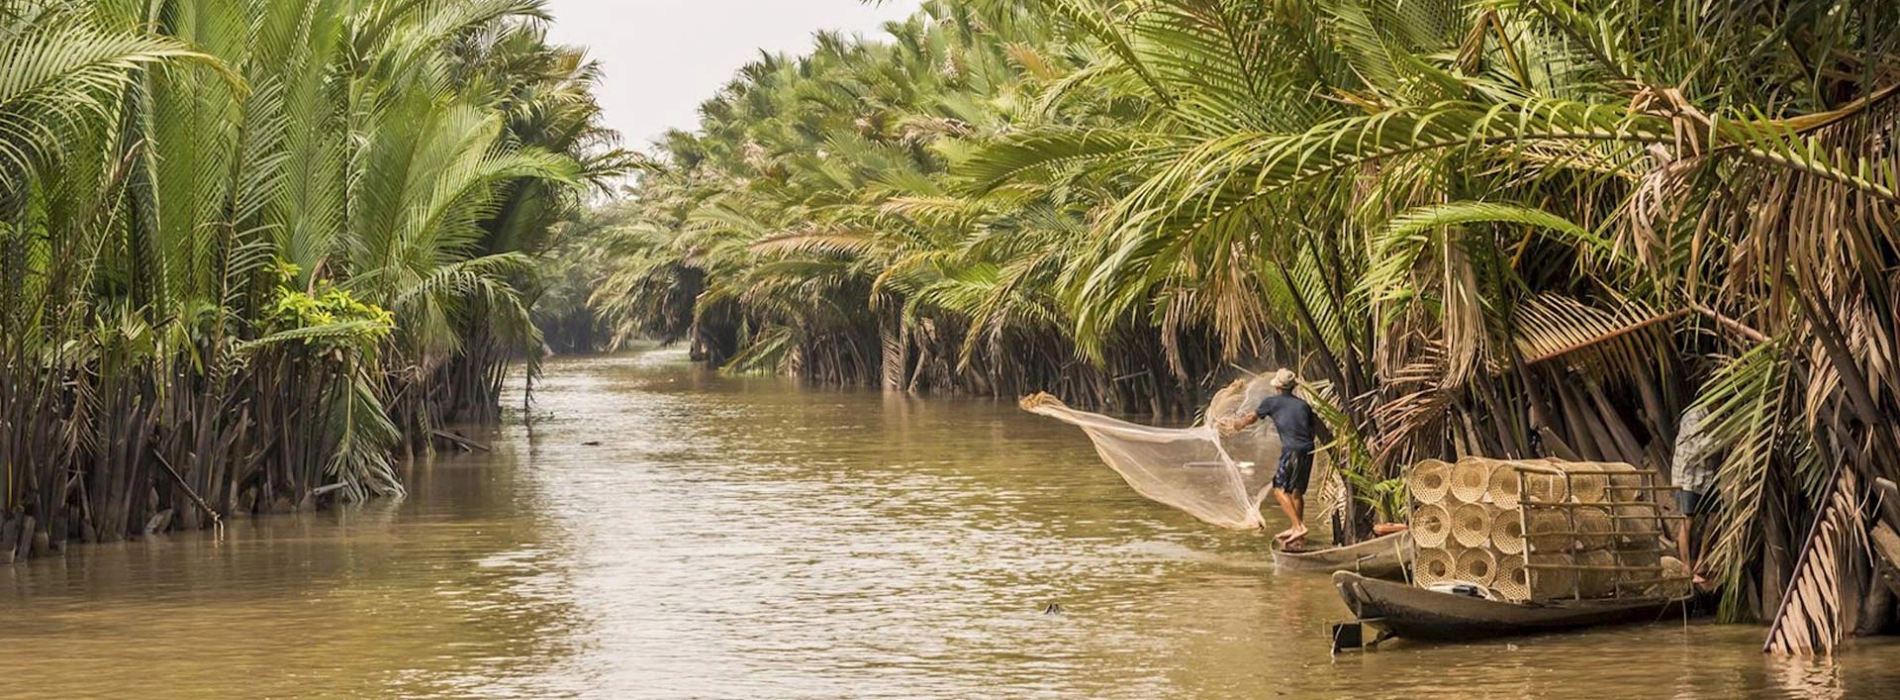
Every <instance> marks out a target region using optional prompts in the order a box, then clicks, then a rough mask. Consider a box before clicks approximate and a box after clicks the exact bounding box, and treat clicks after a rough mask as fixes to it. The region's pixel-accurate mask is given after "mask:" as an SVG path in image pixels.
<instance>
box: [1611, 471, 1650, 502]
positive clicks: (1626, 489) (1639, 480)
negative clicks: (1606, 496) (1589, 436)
mask: <svg viewBox="0 0 1900 700" xmlns="http://www.w3.org/2000/svg"><path fill="white" fill-rule="evenodd" d="M1601 466H1602V467H1603V469H1605V470H1607V471H1612V472H1617V473H1615V474H1611V475H1610V478H1609V488H1610V500H1612V501H1614V502H1617V503H1631V502H1634V501H1644V500H1649V492H1648V491H1647V490H1645V489H1644V488H1643V475H1642V474H1641V473H1640V472H1638V471H1637V470H1636V467H1632V466H1630V465H1628V464H1624V463H1622V462H1606V463H1604V464H1602V465H1601Z"/></svg>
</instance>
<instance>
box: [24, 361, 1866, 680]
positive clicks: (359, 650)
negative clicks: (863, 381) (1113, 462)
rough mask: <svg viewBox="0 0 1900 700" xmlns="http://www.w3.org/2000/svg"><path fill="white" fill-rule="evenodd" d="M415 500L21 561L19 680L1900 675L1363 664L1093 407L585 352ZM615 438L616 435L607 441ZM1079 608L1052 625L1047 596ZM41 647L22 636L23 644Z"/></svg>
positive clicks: (1320, 604)
mask: <svg viewBox="0 0 1900 700" xmlns="http://www.w3.org/2000/svg"><path fill="white" fill-rule="evenodd" d="M537 392H538V393H537V398H538V401H539V404H538V406H537V408H536V415H537V416H539V419H538V420H537V421H536V424H535V425H534V428H533V430H527V429H525V428H523V427H522V426H519V425H516V426H512V427H510V428H508V429H507V430H505V431H504V432H503V434H501V435H499V436H496V437H495V438H494V440H495V443H496V448H497V450H496V452H495V453H494V454H490V455H471V456H463V457H456V458H449V459H442V460H438V461H436V462H434V463H433V464H424V465H417V466H415V467H413V468H412V469H411V471H410V473H409V475H408V477H409V479H410V483H411V484H412V496H411V497H410V498H409V499H407V500H405V501H403V502H400V503H391V502H386V503H378V504H371V505H369V506H366V507H364V508H359V509H352V510H349V511H345V512H341V513H333V514H318V515H304V516H297V517H282V518H272V519H266V520H259V521H245V522H238V523H234V524H233V525H232V527H231V529H230V531H229V532H228V533H226V534H225V536H224V537H223V538H221V539H218V538H212V537H209V536H204V535H181V536H175V537H170V538H161V539H159V540H156V541H153V542H149V543H134V544H129V545H119V546H104V547H92V548H82V549H76V550H74V552H73V553H72V554H70V555H68V556H67V557H65V558H63V559H50V560H43V561H36V562H32V563H29V564H27V565H24V566H16V567H12V568H10V569H0V608H3V609H4V610H5V613H4V615H5V617H4V618H3V619H5V620H6V624H5V625H3V626H0V647H3V648H5V649H7V650H9V653H6V654H4V655H0V679H5V682H4V684H0V695H8V694H15V695H31V696H33V697H43V696H53V697H67V696H84V695H104V694H110V693H114V692H115V691H118V692H123V691H126V690H128V689H136V690H137V691H138V692H139V693H140V694H141V695H145V696H150V697H158V698H167V697H199V696H205V695H224V696H232V695H235V696H242V697H293V696H294V697H392V696H402V697H471V696H475V697H509V696H514V697H537V698H539V697H564V696H573V697H601V698H628V697H656V698H673V697H767V696H769V697H839V696H852V697H862V696H902V697H917V696H931V697H972V696H997V695H1004V696H1010V697H1123V698H1158V697H1182V698H1187V697H1259V696H1282V697H1337V696H1342V695H1364V696H1386V695H1404V696H1408V697H1437V696H1447V697H1454V696H1466V695H1473V696H1512V697H1520V696H1531V697H1574V696H1577V695H1587V694H1592V693H1603V694H1610V695H1614V696H1617V697H1625V696H1642V697H1671V698H1696V697H1734V696H1738V695H1749V696H1753V695H1770V696H1773V695H1782V696H1795V697H1838V696H1862V695H1866V694H1869V693H1874V692H1877V691H1880V690H1884V689H1886V688H1887V687H1888V685H1889V684H1892V683H1895V682H1896V681H1897V680H1900V669H1895V668H1892V664H1889V663H1886V660H1887V659H1890V658H1893V656H1892V651H1891V649H1892V647H1890V646H1884V645H1873V646H1870V647H1866V648H1861V649H1858V650H1856V651H1854V652H1852V653H1850V654H1848V655H1847V656H1846V657H1845V658H1844V660H1843V661H1841V662H1839V663H1827V664H1817V663H1815V662H1794V661H1777V660H1771V659H1765V658H1764V657H1763V656H1762V655H1761V654H1760V653H1759V652H1758V651H1757V649H1758V646H1757V645H1758V643H1759V637H1760V631H1759V630H1755V629H1751V628H1735V627H1717V626H1711V625H1705V624H1692V625H1687V626H1685V625H1683V624H1682V623H1680V622H1676V623H1669V624H1659V625H1654V626H1650V627H1642V628H1634V629H1624V630H1617V631H1611V632H1604V633H1598V634H1588V635H1572V636H1564V637H1544V638H1534V639H1528V640H1522V641H1518V642H1515V643H1509V644H1503V643H1488V644H1481V645H1447V646H1416V645H1415V646H1405V645H1399V646H1393V647H1389V648H1386V649H1384V650H1382V651H1378V652H1374V653H1367V654H1348V655H1342V656H1339V657H1337V658H1334V657H1331V656H1330V655H1329V654H1328V653H1327V649H1326V646H1325V644H1324V641H1323V639H1324V636H1323V629H1324V626H1325V625H1326V624H1327V623H1328V622H1331V621H1336V620H1338V619H1340V618H1343V617H1344V616H1345V615H1346V612H1345V609H1344V607H1343V606H1342V605H1340V604H1339V602H1338V600H1337V598H1336V596H1334V595H1333V593H1332V591H1331V590H1330V589H1329V588H1328V586H1327V584H1326V581H1325V580H1324V579H1323V578H1317V577H1296V576H1276V575H1274V574H1273V573H1272V571H1271V565H1270V563H1269V560H1268V559H1267V557H1266V556H1265V551H1264V549H1263V547H1264V540H1263V539H1262V538H1260V537H1256V536H1252V535H1243V534H1230V533H1221V532H1213V531H1211V530H1209V529H1208V528H1206V527H1203V526H1201V525H1199V524H1198V523H1195V522H1193V521H1191V520H1188V519H1187V518H1185V517H1184V516H1179V515H1176V514H1174V513H1172V512H1170V511H1167V510H1165V509H1162V508H1159V507H1156V506H1152V505H1150V504H1148V503H1146V502H1144V501H1142V500H1140V499H1139V498H1138V497H1136V496H1134V495H1133V494H1132V493H1131V492H1130V491H1129V490H1128V489H1127V488H1126V487H1125V486H1124V485H1122V484H1121V483H1120V481H1119V480H1118V479H1117V478H1116V477H1115V476H1114V475H1113V473H1111V472H1109V471H1107V470H1106V469H1103V468H1101V467H1100V466H1099V465H1098V463H1097V462H1096V460H1095V457H1094V455H1093V453H1092V451H1091V449H1090V448H1089V446H1088V445H1087V443H1086V441H1085V440H1083V439H1082V438H1081V436H1080V435H1079V434H1077V433H1075V432H1073V431H1072V430H1071V429H1068V428H1066V427H1064V426H1061V425H1059V424H1056V423H1054V422H1053V421H1044V420H1039V419H1036V418H1034V417H1031V416H1027V415H1024V414H1020V413H1019V412H1018V411H1016V410H1015V408H1014V406H1013V405H1012V404H1010V403H1009V402H996V401H978V400H956V399H933V400H929V401H919V400H915V399H911V398H906V397H901V396H885V395H882V394H879V393H876V392H856V391H838V390H822V389H803V390H801V389H799V388H797V387H795V386H793V385H791V384H790V383H788V382H785V381H782V380H776V379H763V378H755V379H727V378H719V377H715V376H712V375H708V374H706V373H703V372H699V371H695V370H693V369H691V368H689V367H686V366H684V365H683V364H682V363H681V358H679V356H678V355H677V354H676V353H655V354H649V355H646V356H638V357H623V358H610V359H597V360H582V361H571V362H557V363H554V364H553V365H552V366H551V367H550V368H549V372H548V375H547V377H546V378H545V380H544V381H543V382H542V384H541V385H540V386H539V387H538V389H537ZM588 443H598V444H593V445H590V444H588ZM1050 603H1057V604H1059V606H1060V608H1061V612H1060V613H1059V614H1044V609H1045V607H1047V606H1048V604H1050ZM21 650H26V651H28V653H16V652H18V651H21Z"/></svg>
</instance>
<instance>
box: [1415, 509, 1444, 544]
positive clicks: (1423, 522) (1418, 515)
mask: <svg viewBox="0 0 1900 700" xmlns="http://www.w3.org/2000/svg"><path fill="white" fill-rule="evenodd" d="M1450 538H1451V513H1450V512H1449V511H1447V510H1445V507H1444V506H1442V505H1438V504H1428V505H1422V506H1418V507H1416V508H1413V509H1412V542H1413V544H1416V545H1418V547H1419V549H1420V550H1425V549H1433V548H1437V547H1443V546H1445V541H1446V540H1448V539H1450Z"/></svg>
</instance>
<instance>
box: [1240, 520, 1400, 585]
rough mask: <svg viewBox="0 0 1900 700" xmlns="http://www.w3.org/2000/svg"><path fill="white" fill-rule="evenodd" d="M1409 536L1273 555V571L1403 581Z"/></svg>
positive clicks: (1377, 538) (1394, 535) (1275, 551)
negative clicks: (1339, 573)
mask: <svg viewBox="0 0 1900 700" xmlns="http://www.w3.org/2000/svg"><path fill="white" fill-rule="evenodd" d="M1411 537H1412V536H1411V533H1409V532H1394V533H1392V534H1390V535H1386V536H1384V537H1374V538H1372V539H1369V540H1366V541H1364V542H1360V543H1358V544H1349V545H1346V546H1344V547H1327V548H1325V549H1314V550H1307V551H1302V552H1288V551H1283V550H1277V549H1276V550H1274V551H1273V568H1274V569H1275V570H1278V571H1303V572H1308V573H1322V574H1323V573H1330V572H1334V571H1353V572H1357V573H1359V574H1361V575H1364V576H1370V577H1372V578H1385V579H1393V580H1400V579H1403V578H1405V567H1406V565H1407V564H1409V563H1411V559H1412V539H1411Z"/></svg>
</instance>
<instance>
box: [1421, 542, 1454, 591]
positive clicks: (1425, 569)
mask: <svg viewBox="0 0 1900 700" xmlns="http://www.w3.org/2000/svg"><path fill="white" fill-rule="evenodd" d="M1457 569H1458V557H1457V555H1455V554H1453V553H1452V552H1450V551H1448V550H1445V549H1440V548H1436V547H1434V548H1420V549H1419V550H1418V555H1417V557H1416V558H1415V559H1414V561H1413V562H1412V582H1413V583H1416V584H1418V585H1420V586H1432V585H1436V584H1440V583H1444V582H1446V581H1450V580H1452V574H1453V573H1456V572H1457Z"/></svg>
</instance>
